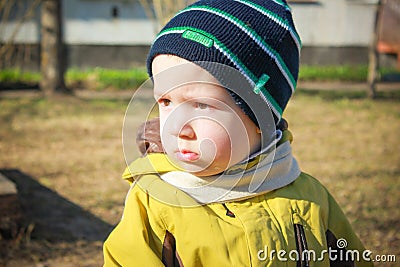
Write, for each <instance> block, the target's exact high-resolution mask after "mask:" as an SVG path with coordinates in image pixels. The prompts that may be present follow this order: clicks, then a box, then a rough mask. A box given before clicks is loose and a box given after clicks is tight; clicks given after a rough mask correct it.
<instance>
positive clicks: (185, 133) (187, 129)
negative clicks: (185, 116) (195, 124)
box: [178, 124, 196, 139]
mask: <svg viewBox="0 0 400 267" xmlns="http://www.w3.org/2000/svg"><path fill="white" fill-rule="evenodd" d="M178 136H179V138H182V139H194V138H195V137H196V134H195V132H194V130H193V128H192V126H190V125H189V124H185V125H184V126H183V127H182V129H181V130H180V131H179V134H178Z"/></svg>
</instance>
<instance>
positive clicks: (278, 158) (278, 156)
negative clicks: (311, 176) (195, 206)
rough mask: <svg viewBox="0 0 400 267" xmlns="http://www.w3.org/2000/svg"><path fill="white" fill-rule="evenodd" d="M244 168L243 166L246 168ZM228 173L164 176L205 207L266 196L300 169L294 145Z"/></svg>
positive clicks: (162, 176) (279, 147) (289, 180)
mask: <svg viewBox="0 0 400 267" xmlns="http://www.w3.org/2000/svg"><path fill="white" fill-rule="evenodd" d="M242 166H243V167H242ZM233 167H234V169H233V168H230V169H228V170H227V171H226V172H224V174H221V175H215V176H209V177H197V176H195V175H193V174H190V173H187V172H183V171H171V172H167V173H165V174H162V175H161V179H162V180H164V181H165V182H167V183H169V184H171V185H173V186H175V187H177V188H179V189H180V190H182V191H183V192H185V193H187V194H188V195H190V196H191V197H192V198H194V199H195V200H196V201H197V202H199V203H202V204H210V203H222V202H229V201H236V200H243V199H247V198H251V197H254V196H256V195H260V194H264V193H266V192H269V191H272V190H275V189H278V188H281V187H284V186H286V185H288V184H290V183H292V182H293V181H294V180H295V179H296V178H297V177H298V176H299V175H300V168H299V167H298V164H297V161H296V159H295V158H294V157H293V155H292V148H291V146H290V142H289V141H286V142H284V143H283V144H281V145H279V146H278V147H277V148H276V150H274V151H273V152H271V153H269V154H262V155H261V157H260V161H259V163H258V164H256V165H255V166H253V167H251V168H249V169H245V168H246V164H243V165H235V166H233Z"/></svg>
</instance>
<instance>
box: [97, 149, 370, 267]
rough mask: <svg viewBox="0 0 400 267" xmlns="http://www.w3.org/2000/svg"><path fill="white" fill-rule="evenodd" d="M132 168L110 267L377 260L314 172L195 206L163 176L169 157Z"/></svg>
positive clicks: (109, 244) (110, 242)
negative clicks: (242, 197)
mask: <svg viewBox="0 0 400 267" xmlns="http://www.w3.org/2000/svg"><path fill="white" fill-rule="evenodd" d="M129 169H130V170H135V172H134V173H131V171H129V170H128V171H126V172H125V173H124V178H125V179H127V180H128V181H130V182H131V183H132V186H131V189H130V191H129V193H128V195H127V198H126V203H125V210H124V213H123V217H122V219H121V221H120V223H119V224H118V225H117V226H116V228H115V229H114V230H113V232H112V233H111V234H110V235H109V237H108V239H107V240H106V242H105V243H104V266H125V267H129V266H219V267H220V266H330V262H331V263H333V262H334V261H335V259H336V261H335V262H336V264H338V263H339V265H333V264H332V265H331V266H354V265H352V261H351V259H354V261H355V264H356V266H372V262H368V261H365V258H367V256H368V255H369V253H368V251H365V249H364V247H363V245H362V244H361V242H360V240H359V239H358V237H357V236H356V235H355V233H354V232H353V230H352V228H351V226H350V224H349V222H348V220H347V219H346V217H345V215H344V214H343V212H342V211H341V209H340V208H339V206H338V204H337V203H336V202H335V200H334V199H333V198H332V196H331V195H330V194H329V192H328V191H327V190H326V189H325V188H324V187H323V186H322V185H321V184H320V183H319V182H318V181H317V180H316V179H314V178H313V177H311V176H309V175H307V174H304V173H301V174H300V176H299V177H298V178H297V179H296V180H295V181H294V182H293V183H291V184H289V185H287V186H285V187H282V188H280V189H277V190H274V191H272V192H269V193H266V194H263V195H259V196H255V197H252V198H249V199H245V200H241V201H236V202H228V203H224V204H221V203H213V204H207V205H195V203H194V200H193V199H192V198H190V197H189V196H188V195H186V194H185V193H183V192H182V191H180V190H178V189H176V188H175V187H173V186H171V185H170V184H168V183H166V182H164V181H163V180H161V179H160V178H159V176H158V175H157V172H159V173H164V172H169V171H172V170H174V168H173V167H172V166H171V165H170V164H169V163H168V161H167V160H166V156H165V155H163V154H150V155H148V156H147V157H145V158H140V159H138V160H136V161H135V162H133V163H132V165H131V166H130V168H129ZM155 169H156V170H155ZM137 180H139V181H140V182H139V183H136V182H135V181H137ZM156 196H162V197H157V198H156ZM160 199H162V201H161V200H160ZM167 203H176V205H171V204H167ZM346 259H349V261H348V262H345V260H346Z"/></svg>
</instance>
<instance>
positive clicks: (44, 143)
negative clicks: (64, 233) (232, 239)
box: [0, 90, 400, 266]
mask: <svg viewBox="0 0 400 267" xmlns="http://www.w3.org/2000/svg"><path fill="white" fill-rule="evenodd" d="M380 94H381V95H380V97H379V98H378V99H377V100H375V101H372V100H369V99H365V98H363V97H360V96H359V95H357V94H355V93H354V92H352V93H351V94H349V93H346V92H344V91H341V92H333V91H324V92H323V93H322V92H321V93H315V92H310V91H302V90H299V91H297V92H296V95H295V97H294V98H293V100H292V101H291V102H290V104H289V105H288V108H287V110H286V111H285V114H284V117H285V118H286V119H287V120H288V121H289V128H290V129H291V131H292V132H293V134H294V142H293V150H294V154H295V156H296V158H297V159H298V161H299V164H300V166H301V167H302V169H303V170H304V171H306V172H308V173H310V174H312V175H314V176H315V177H317V178H318V179H320V180H321V181H322V183H323V184H325V185H326V187H327V188H328V189H329V190H330V192H331V193H332V194H333V196H334V197H335V198H336V200H337V201H338V202H339V204H340V205H341V206H342V208H343V210H344V212H345V213H346V215H347V216H348V218H349V220H350V221H351V223H352V224H353V226H354V228H355V231H356V233H357V234H358V235H359V236H360V238H361V239H362V241H363V242H364V244H365V246H366V247H367V248H368V249H370V250H371V251H373V254H375V255H376V254H393V255H396V256H397V260H399V259H400V258H399V257H400V254H399V251H400V233H399V231H398V229H399V228H400V210H399V208H398V203H399V195H400V179H399V178H400V164H399V163H400V153H399V152H398V149H399V138H398V133H399V132H400V105H399V100H400V93H399V92H391V93H389V92H381V93H380ZM127 104H128V101H124V100H118V101H117V100H90V101H89V100H81V99H76V98H70V97H65V98H57V99H25V98H18V99H0V106H1V109H0V124H1V125H2V127H1V129H0V151H2V153H0V169H9V168H18V169H20V170H21V171H23V172H25V173H28V174H29V175H31V176H32V177H34V178H35V179H36V180H37V181H38V182H40V183H41V184H43V185H45V186H47V187H49V188H50V189H51V190H54V191H55V192H57V193H58V194H60V195H61V196H63V197H65V198H67V199H68V200H70V201H72V202H73V203H76V204H78V205H79V206H81V207H82V208H83V209H84V210H87V211H89V212H90V213H92V214H94V215H96V216H98V217H100V218H101V219H103V220H104V221H106V222H108V223H110V224H115V223H117V222H118V221H119V218H120V216H121V213H122V208H123V203H124V198H125V195H126V193H127V190H128V185H127V184H125V183H124V182H123V181H121V179H120V175H121V173H122V171H123V169H124V167H125V162H124V156H123V151H122V144H121V130H122V125H123V119H124V114H125V109H126V107H127ZM138 105H139V106H138V110H140V105H141V104H140V103H139V104H138ZM143 112H147V111H145V110H143ZM139 116H140V114H138V117H137V118H135V117H133V118H132V119H133V124H136V125H139V123H140V120H139V119H138V118H139ZM134 138H135V133H133V132H132V139H133V140H134ZM132 151H135V152H134V153H137V151H136V149H135V148H134V147H132ZM34 233H35V232H33V237H32V241H31V244H30V246H36V249H29V246H28V245H27V247H24V250H25V251H30V256H29V257H28V259H30V260H31V261H41V262H46V260H48V259H51V261H56V260H59V261H62V260H63V259H66V258H65V257H66V256H65V253H66V251H68V255H70V258H69V259H68V260H69V261H70V264H75V265H80V266H98V262H101V261H102V251H101V245H99V244H93V243H90V242H88V243H84V244H82V243H79V242H80V241H77V244H76V246H75V245H74V244H72V245H69V246H67V247H65V248H64V247H62V246H61V245H58V243H52V244H49V243H46V242H44V243H43V242H41V241H40V240H38V239H37V238H38V237H36V239H35V236H34ZM35 244H36V245H35ZM90 246H94V248H95V249H93V250H91V251H87V252H85V253H83V254H82V252H81V249H82V247H85V248H88V247H90ZM12 255H14V256H13V257H11V256H10V257H11V258H12V259H13V260H14V261H17V260H18V255H19V254H18V251H16V252H14V254H12ZM43 255H46V256H43ZM93 259H96V260H95V261H97V263H89V262H93ZM51 261H50V260H48V261H47V263H48V264H49V265H46V263H43V264H44V265H46V266H58V265H57V264H54V265H51V264H50V263H51ZM85 262H86V264H85ZM0 265H1V261H0ZM31 265H32V264H31ZM15 266H18V264H17V265H15ZM376 266H395V265H394V264H393V265H390V264H386V265H385V264H381V265H380V264H377V265H376Z"/></svg>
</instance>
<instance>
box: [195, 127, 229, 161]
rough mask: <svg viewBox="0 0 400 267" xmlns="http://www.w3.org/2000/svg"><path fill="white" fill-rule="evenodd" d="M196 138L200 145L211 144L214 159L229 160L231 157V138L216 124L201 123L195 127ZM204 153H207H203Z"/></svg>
mask: <svg viewBox="0 0 400 267" xmlns="http://www.w3.org/2000/svg"><path fill="white" fill-rule="evenodd" d="M196 128H197V131H196V136H197V138H198V140H199V141H200V146H201V143H202V142H204V144H207V143H212V144H213V146H214V147H215V151H214V152H215V157H216V158H225V157H226V158H229V157H230V155H231V145H232V144H231V138H230V136H229V134H228V133H227V131H226V130H225V128H224V127H222V126H221V125H219V124H218V123H216V122H212V121H209V120H207V121H203V122H199V123H198V125H197V127H196ZM203 152H206V153H207V151H203Z"/></svg>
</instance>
